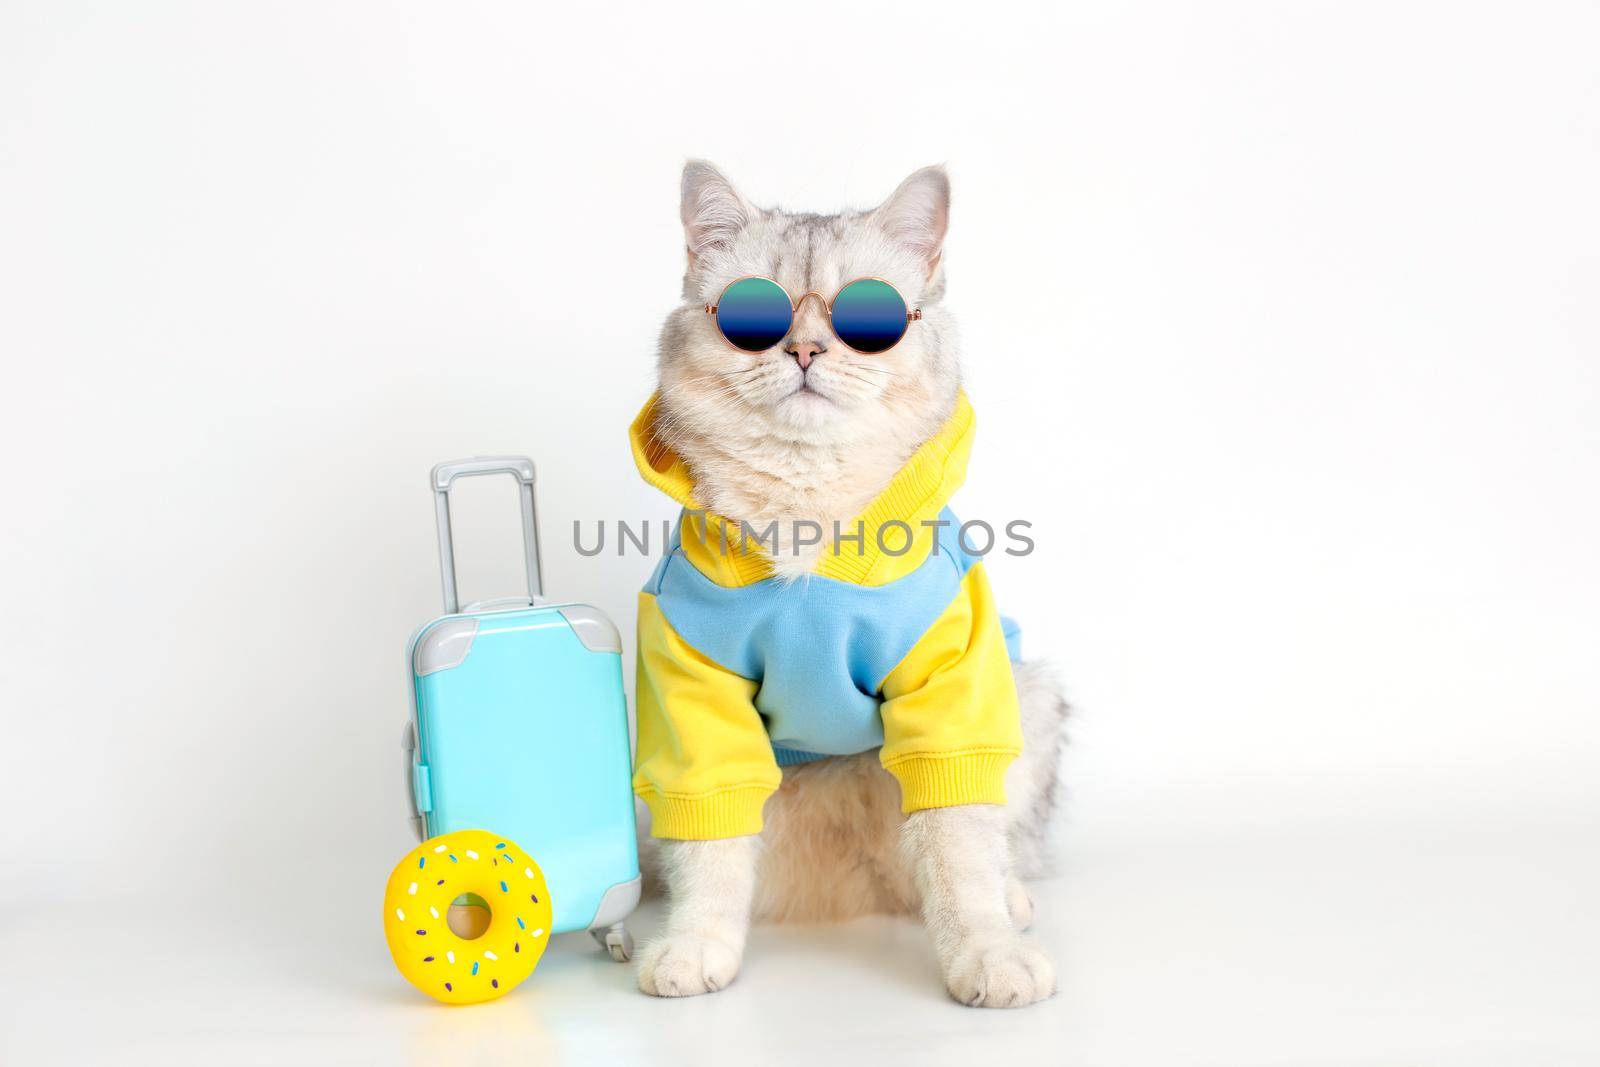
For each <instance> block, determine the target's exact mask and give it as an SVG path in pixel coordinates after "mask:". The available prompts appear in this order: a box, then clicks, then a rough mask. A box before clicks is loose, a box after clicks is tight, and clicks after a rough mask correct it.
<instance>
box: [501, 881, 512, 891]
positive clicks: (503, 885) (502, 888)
mask: <svg viewBox="0 0 1600 1067" xmlns="http://www.w3.org/2000/svg"><path fill="white" fill-rule="evenodd" d="M500 892H502V893H509V892H511V890H509V889H507V888H506V884H505V883H504V882H501V883H500Z"/></svg>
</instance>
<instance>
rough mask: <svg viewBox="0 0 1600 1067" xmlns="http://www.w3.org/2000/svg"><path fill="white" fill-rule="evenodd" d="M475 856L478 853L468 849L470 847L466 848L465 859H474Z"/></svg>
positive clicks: (476, 856)
mask: <svg viewBox="0 0 1600 1067" xmlns="http://www.w3.org/2000/svg"><path fill="white" fill-rule="evenodd" d="M477 858H478V854H477V853H476V852H474V851H472V849H470V848H469V849H467V859H469V860H475V859H477Z"/></svg>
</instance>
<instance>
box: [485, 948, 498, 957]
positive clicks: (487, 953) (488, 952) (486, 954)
mask: <svg viewBox="0 0 1600 1067" xmlns="http://www.w3.org/2000/svg"><path fill="white" fill-rule="evenodd" d="M483 958H484V959H486V960H499V959H500V957H499V956H496V955H495V954H494V953H493V952H490V951H489V950H488V949H484V950H483Z"/></svg>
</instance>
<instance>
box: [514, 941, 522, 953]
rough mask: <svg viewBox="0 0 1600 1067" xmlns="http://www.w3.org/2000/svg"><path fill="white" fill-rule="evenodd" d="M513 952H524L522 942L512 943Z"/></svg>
mask: <svg viewBox="0 0 1600 1067" xmlns="http://www.w3.org/2000/svg"><path fill="white" fill-rule="evenodd" d="M511 951H512V952H521V951H522V942H521V941H513V942H511Z"/></svg>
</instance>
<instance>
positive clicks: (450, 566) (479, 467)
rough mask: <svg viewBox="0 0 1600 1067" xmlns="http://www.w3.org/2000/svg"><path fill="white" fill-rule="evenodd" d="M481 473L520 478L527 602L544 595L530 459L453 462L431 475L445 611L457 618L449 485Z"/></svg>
mask: <svg viewBox="0 0 1600 1067" xmlns="http://www.w3.org/2000/svg"><path fill="white" fill-rule="evenodd" d="M479 474H509V475H511V476H512V477H514V478H516V479H517V489H518V493H519V496H520V498H521V501H522V555H523V560H524V562H525V563H526V565H527V570H528V599H529V600H530V601H531V600H535V599H537V598H538V597H540V596H541V595H543V592H544V588H543V586H542V585H541V584H540V581H539V523H538V519H537V518H536V516H535V515H534V511H533V481H534V477H533V460H531V459H529V458H528V457H527V456H474V457H473V458H471V459H457V460H451V461H450V462H448V463H441V464H439V465H438V466H436V467H434V468H433V472H432V473H431V474H430V475H429V476H428V478H429V481H430V483H431V484H432V485H433V502H434V510H435V511H436V512H437V514H438V517H439V574H440V576H441V577H442V578H443V579H444V610H445V613H446V614H448V615H454V614H455V613H456V612H458V611H460V610H461V601H460V598H459V597H458V596H457V595H456V552H455V542H454V541H453V540H452V539H451V537H450V486H451V485H452V484H453V483H454V482H455V480H456V479H457V478H470V477H473V476H476V475H479Z"/></svg>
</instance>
